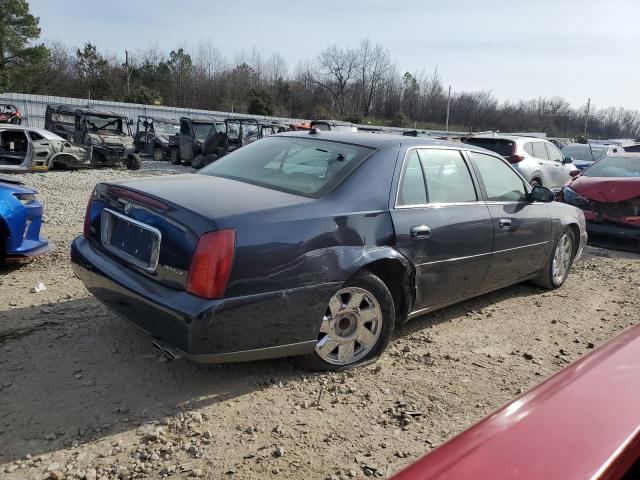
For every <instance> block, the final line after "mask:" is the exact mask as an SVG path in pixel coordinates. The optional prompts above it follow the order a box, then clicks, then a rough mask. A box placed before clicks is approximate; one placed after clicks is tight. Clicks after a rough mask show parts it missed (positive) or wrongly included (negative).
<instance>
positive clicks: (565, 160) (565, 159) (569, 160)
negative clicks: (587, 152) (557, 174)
mask: <svg viewBox="0 0 640 480" xmlns="http://www.w3.org/2000/svg"><path fill="white" fill-rule="evenodd" d="M562 163H573V158H571V157H564V160H563V161H562Z"/></svg>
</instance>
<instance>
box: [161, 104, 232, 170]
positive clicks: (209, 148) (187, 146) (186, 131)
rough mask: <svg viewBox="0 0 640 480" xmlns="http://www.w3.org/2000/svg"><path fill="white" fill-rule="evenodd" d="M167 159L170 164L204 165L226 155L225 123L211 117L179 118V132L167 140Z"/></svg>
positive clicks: (227, 144)
mask: <svg viewBox="0 0 640 480" xmlns="http://www.w3.org/2000/svg"><path fill="white" fill-rule="evenodd" d="M169 143H170V144H169V159H170V161H171V163H172V164H174V165H179V164H181V163H187V164H191V166H192V167H193V168H202V167H204V166H205V165H208V164H209V163H211V162H213V161H215V160H216V159H218V158H220V157H221V156H223V155H224V154H225V153H227V150H228V148H229V140H228V138H227V133H226V126H225V122H224V121H223V120H221V119H216V118H212V117H181V118H180V132H179V133H178V134H177V135H175V136H173V137H170V138H169Z"/></svg>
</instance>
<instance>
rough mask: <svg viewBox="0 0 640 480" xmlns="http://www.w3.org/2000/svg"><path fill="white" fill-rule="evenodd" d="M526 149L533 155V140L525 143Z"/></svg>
mask: <svg viewBox="0 0 640 480" xmlns="http://www.w3.org/2000/svg"><path fill="white" fill-rule="evenodd" d="M524 151H525V152H527V153H528V154H529V155H531V156H532V157H533V144H532V143H531V142H527V143H525V144H524Z"/></svg>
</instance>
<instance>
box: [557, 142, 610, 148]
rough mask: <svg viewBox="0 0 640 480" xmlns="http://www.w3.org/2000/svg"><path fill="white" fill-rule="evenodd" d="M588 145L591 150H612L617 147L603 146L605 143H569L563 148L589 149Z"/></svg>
mask: <svg viewBox="0 0 640 480" xmlns="http://www.w3.org/2000/svg"><path fill="white" fill-rule="evenodd" d="M589 145H591V148H597V149H604V148H606V149H609V148H613V147H618V146H619V145H609V144H605V143H592V144H588V143H570V144H569V145H565V146H564V147H563V148H567V147H581V148H589Z"/></svg>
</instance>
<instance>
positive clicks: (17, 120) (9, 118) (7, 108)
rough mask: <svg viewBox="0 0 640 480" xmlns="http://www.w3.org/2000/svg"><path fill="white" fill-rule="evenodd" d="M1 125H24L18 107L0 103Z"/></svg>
mask: <svg viewBox="0 0 640 480" xmlns="http://www.w3.org/2000/svg"><path fill="white" fill-rule="evenodd" d="M0 123H9V124H11V125H20V124H21V123H22V115H21V114H20V110H18V107H16V106H15V105H13V104H11V103H0Z"/></svg>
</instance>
